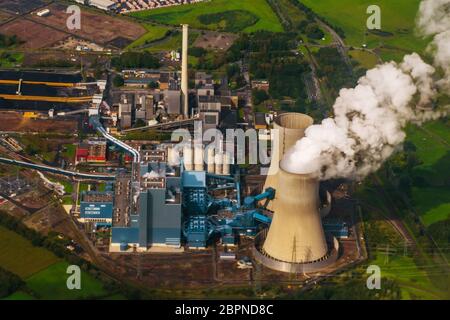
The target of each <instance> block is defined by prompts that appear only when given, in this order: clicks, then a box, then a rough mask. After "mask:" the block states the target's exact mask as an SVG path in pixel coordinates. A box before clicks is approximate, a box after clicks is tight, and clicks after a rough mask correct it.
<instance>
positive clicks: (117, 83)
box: [113, 75, 125, 87]
mask: <svg viewBox="0 0 450 320" xmlns="http://www.w3.org/2000/svg"><path fill="white" fill-rule="evenodd" d="M113 84H114V86H115V87H121V86H123V85H124V84H125V80H124V79H123V77H122V76H121V75H116V76H115V77H114V79H113Z"/></svg>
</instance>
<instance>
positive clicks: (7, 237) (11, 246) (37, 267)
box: [0, 226, 59, 279]
mask: <svg viewBox="0 0 450 320" xmlns="http://www.w3.org/2000/svg"><path fill="white" fill-rule="evenodd" d="M58 260H59V259H58V258H57V257H56V256H55V255H54V254H53V253H51V252H50V251H48V250H45V249H43V248H39V247H34V246H33V245H32V244H31V242H30V241H28V240H27V239H25V238H23V237H22V236H20V235H18V234H17V233H15V232H12V231H10V230H8V229H6V228H4V227H2V226H0V266H1V267H3V268H4V269H6V270H8V271H10V272H12V273H15V274H17V275H18V276H19V277H21V278H24V279H25V278H27V277H29V276H31V275H33V274H35V273H37V272H39V271H41V270H43V269H45V268H47V267H48V266H50V265H52V264H54V263H55V262H57V261H58Z"/></svg>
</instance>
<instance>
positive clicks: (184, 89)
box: [181, 24, 189, 118]
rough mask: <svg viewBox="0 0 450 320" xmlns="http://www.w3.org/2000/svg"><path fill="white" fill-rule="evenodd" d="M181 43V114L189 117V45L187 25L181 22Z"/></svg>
mask: <svg viewBox="0 0 450 320" xmlns="http://www.w3.org/2000/svg"><path fill="white" fill-rule="evenodd" d="M182 26H183V43H182V49H181V50H182V56H181V105H182V108H183V116H184V117H185V118H188V117H189V114H188V112H189V110H188V109H189V108H188V103H189V92H188V90H189V88H188V85H189V79H188V46H189V25H187V24H183V25H182Z"/></svg>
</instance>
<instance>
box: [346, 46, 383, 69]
mask: <svg viewBox="0 0 450 320" xmlns="http://www.w3.org/2000/svg"><path fill="white" fill-rule="evenodd" d="M348 53H349V55H350V57H351V58H352V59H354V60H356V61H358V63H359V64H360V65H361V66H362V67H363V68H365V69H372V68H373V67H374V66H375V65H376V64H377V63H378V62H379V61H378V57H377V56H376V55H375V54H373V53H371V52H370V51H365V50H356V49H355V50H350V51H349V52H348Z"/></svg>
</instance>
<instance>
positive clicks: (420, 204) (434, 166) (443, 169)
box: [407, 121, 450, 226]
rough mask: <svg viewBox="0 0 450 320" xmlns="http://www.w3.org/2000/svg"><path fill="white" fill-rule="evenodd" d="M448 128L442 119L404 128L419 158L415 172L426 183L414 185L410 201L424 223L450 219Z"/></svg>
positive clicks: (449, 145) (449, 131) (449, 134)
mask: <svg viewBox="0 0 450 320" xmlns="http://www.w3.org/2000/svg"><path fill="white" fill-rule="evenodd" d="M449 129H450V128H449V126H448V124H447V123H445V122H444V121H433V122H428V123H426V124H425V125H424V126H423V127H422V128H418V127H410V128H408V130H407V133H408V139H409V140H410V141H412V142H413V143H414V144H415V145H416V147H417V155H418V156H419V159H420V160H421V161H422V163H421V165H419V166H418V167H416V168H415V171H414V175H415V176H418V177H422V178H423V179H425V181H426V185H424V186H421V187H414V188H413V204H414V206H415V207H416V209H417V210H418V212H419V213H420V215H421V218H422V221H423V223H424V224H425V225H426V226H429V225H431V224H433V223H435V222H438V221H442V220H446V219H449V218H450V190H449V188H448V186H447V185H446V183H447V181H448V180H449V179H450V166H449V165H448V164H449V163H450V142H449V140H450V130H449Z"/></svg>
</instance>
